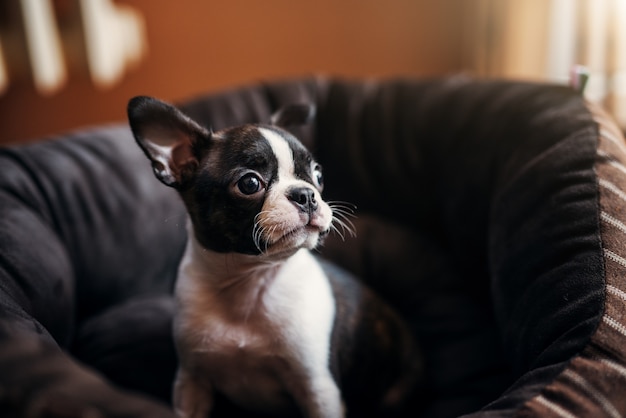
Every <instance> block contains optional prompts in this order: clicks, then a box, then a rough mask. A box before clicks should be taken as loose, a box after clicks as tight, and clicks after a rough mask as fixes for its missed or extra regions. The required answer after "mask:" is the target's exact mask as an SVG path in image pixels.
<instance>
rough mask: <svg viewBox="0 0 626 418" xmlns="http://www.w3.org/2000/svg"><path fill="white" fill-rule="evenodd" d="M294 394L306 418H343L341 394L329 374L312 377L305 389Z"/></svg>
mask: <svg viewBox="0 0 626 418" xmlns="http://www.w3.org/2000/svg"><path fill="white" fill-rule="evenodd" d="M298 392H299V393H296V394H294V396H295V397H296V400H297V402H298V403H299V404H300V405H301V407H302V410H303V415H304V416H305V417H307V418H343V417H344V416H345V411H344V405H343V401H342V399H341V392H340V391H339V388H338V387H337V384H336V383H335V380H334V379H333V378H332V376H331V375H330V374H325V375H322V376H315V377H312V378H311V379H310V380H309V381H308V384H307V385H306V387H305V388H303V390H302V391H298Z"/></svg>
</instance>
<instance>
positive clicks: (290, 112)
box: [271, 104, 315, 128]
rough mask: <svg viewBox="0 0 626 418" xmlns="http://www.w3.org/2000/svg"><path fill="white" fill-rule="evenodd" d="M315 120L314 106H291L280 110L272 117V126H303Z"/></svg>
mask: <svg viewBox="0 0 626 418" xmlns="http://www.w3.org/2000/svg"><path fill="white" fill-rule="evenodd" d="M313 118H315V106H313V105H311V104H292V105H289V106H285V107H283V108H280V109H278V110H277V111H276V113H274V114H273V115H272V119H271V122H272V125H275V126H280V127H283V128H286V127H289V126H297V125H304V124H305V123H309V122H310V121H312V120H313Z"/></svg>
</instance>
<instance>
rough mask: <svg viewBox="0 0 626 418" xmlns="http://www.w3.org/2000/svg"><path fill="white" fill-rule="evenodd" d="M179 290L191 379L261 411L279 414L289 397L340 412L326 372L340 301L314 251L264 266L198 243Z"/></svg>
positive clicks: (321, 411)
mask: <svg viewBox="0 0 626 418" xmlns="http://www.w3.org/2000/svg"><path fill="white" fill-rule="evenodd" d="M176 295H177V300H178V304H179V310H178V314H177V317H176V319H175V338H176V342H177V348H178V351H179V357H180V360H181V368H183V369H187V372H186V375H188V376H192V377H193V379H192V380H195V381H196V382H198V383H199V384H200V385H201V386H202V387H204V388H212V389H216V390H219V391H220V392H222V393H224V394H225V395H226V396H228V397H229V398H231V400H233V401H235V402H237V403H241V404H244V405H247V406H251V407H253V408H255V409H261V410H266V411H268V412H270V411H275V410H277V409H281V408H282V407H283V406H284V405H285V404H286V403H288V401H287V399H290V400H291V401H295V403H296V404H297V405H298V406H299V407H300V408H302V409H304V410H308V411H309V414H308V415H309V416H319V417H340V416H342V407H341V400H340V396H339V391H338V389H337V387H336V384H335V383H334V381H333V379H332V376H331V375H330V372H329V369H328V361H329V347H330V336H331V332H332V327H333V321H334V316H335V301H334V298H333V294H332V290H331V288H330V284H329V282H328V279H327V278H326V276H325V274H324V272H323V271H322V269H321V267H320V265H319V264H318V262H317V261H316V260H315V259H314V257H313V256H312V255H311V254H310V252H309V251H307V250H300V251H298V252H296V253H295V254H294V255H293V256H292V257H290V258H289V259H288V260H287V261H285V262H282V263H281V264H272V263H265V264H259V263H258V260H257V258H255V257H253V256H245V255H233V254H229V255H224V254H217V253H212V252H210V251H206V250H203V249H201V248H200V247H199V246H198V244H197V243H196V242H195V240H192V241H191V242H190V243H189V245H188V248H187V252H186V255H185V257H184V260H183V263H182V264H181V268H180V272H179V277H178V281H177V285H176ZM179 376H180V373H179ZM207 396H210V395H207Z"/></svg>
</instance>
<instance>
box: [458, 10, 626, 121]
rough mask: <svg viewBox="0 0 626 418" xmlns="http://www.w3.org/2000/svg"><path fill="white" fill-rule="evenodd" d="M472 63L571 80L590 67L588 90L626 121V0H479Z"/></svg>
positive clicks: (473, 16) (484, 71) (480, 68)
mask: <svg viewBox="0 0 626 418" xmlns="http://www.w3.org/2000/svg"><path fill="white" fill-rule="evenodd" d="M468 3H471V4H472V6H474V7H473V8H472V9H470V10H469V14H468V16H470V17H469V21H470V22H469V24H468V29H469V32H468V41H467V42H468V43H467V46H468V50H469V51H470V53H469V66H470V67H471V68H472V69H473V70H474V71H476V72H477V73H479V74H481V75H485V76H490V77H493V76H504V77H515V78H530V79H539V80H548V81H552V82H559V83H566V82H567V80H568V77H569V71H570V69H571V68H572V66H574V65H577V64H578V65H584V66H585V67H587V68H588V69H589V71H590V77H589V83H588V86H587V88H586V90H585V96H586V97H587V98H588V99H589V100H591V101H595V102H599V103H602V104H603V105H604V106H605V107H606V108H607V109H608V110H610V111H611V112H612V113H613V115H614V116H615V117H616V119H617V120H618V121H619V122H620V123H621V124H622V126H624V127H626V24H625V22H626V1H625V0H548V1H546V0H524V1H517V0H473V1H470V2H468Z"/></svg>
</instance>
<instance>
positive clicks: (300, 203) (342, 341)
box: [128, 97, 422, 418]
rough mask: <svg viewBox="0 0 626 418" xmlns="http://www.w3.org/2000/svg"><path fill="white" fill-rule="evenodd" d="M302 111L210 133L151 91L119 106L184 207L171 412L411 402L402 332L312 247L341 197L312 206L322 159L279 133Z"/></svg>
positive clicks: (411, 354) (411, 357) (414, 361)
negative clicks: (185, 230)
mask: <svg viewBox="0 0 626 418" xmlns="http://www.w3.org/2000/svg"><path fill="white" fill-rule="evenodd" d="M312 109H313V107H312V106H308V105H292V106H289V107H286V108H283V109H282V110H280V111H278V112H277V113H276V114H274V115H273V116H272V118H271V122H270V123H268V124H247V125H243V126H237V127H232V128H227V129H224V130H220V131H217V132H212V131H211V130H210V129H206V128H204V127H202V126H201V125H200V124H198V123H197V122H195V121H193V120H192V119H191V118H189V117H188V116H186V115H185V114H183V113H182V112H181V111H180V110H179V109H177V108H175V107H174V106H172V105H170V104H167V103H164V102H162V101H159V100H157V99H154V98H150V97H135V98H133V99H132V100H130V102H129V105H128V117H129V121H130V126H131V128H132V132H133V134H134V137H135V139H136V141H137V143H138V144H139V146H140V147H141V149H142V150H143V151H144V152H145V154H146V155H147V157H148V158H149V159H150V161H151V162H152V169H153V170H154V174H155V175H156V177H157V178H158V179H159V180H160V181H161V182H163V183H164V184H166V185H168V186H171V187H173V188H175V189H176V190H177V191H178V192H179V194H180V196H181V198H182V200H183V202H184V204H185V206H186V209H187V211H188V214H189V222H188V243H187V247H186V252H185V254H184V256H183V259H182V262H181V264H180V268H179V272H178V277H177V280H176V286H175V295H176V300H177V313H176V315H175V319H174V338H175V343H176V349H177V352H178V356H179V364H180V366H179V369H178V373H177V376H176V380H175V384H174V394H173V402H174V408H175V411H176V413H177V414H178V415H179V416H181V417H193V418H200V417H202V418H206V417H207V416H209V415H212V416H215V415H219V411H220V408H219V405H220V402H222V405H231V407H234V408H238V409H239V410H241V411H251V414H253V415H250V416H259V415H255V414H264V415H263V416H272V417H280V416H304V417H308V418H340V417H344V416H349V417H370V416H371V417H375V416H379V417H393V416H400V415H401V411H406V410H407V405H409V404H411V400H414V399H417V396H419V393H417V392H419V390H417V383H418V380H419V376H420V375H421V368H422V363H421V358H420V355H419V353H418V352H417V348H416V344H415V342H414V341H413V338H412V336H411V333H410V332H409V329H408V327H407V326H406V325H405V324H404V323H403V322H402V320H401V319H400V317H399V316H398V314H396V313H395V312H394V311H393V310H392V309H391V308H390V307H389V306H388V305H386V304H385V303H383V301H382V300H381V299H379V298H377V297H376V296H375V295H374V294H373V292H372V291H370V290H368V289H367V288H365V287H364V286H363V285H362V284H360V283H359V282H358V281H357V280H355V279H354V278H352V277H350V276H349V275H348V274H347V273H345V272H343V271H340V270H339V269H338V268H336V267H334V266H332V265H330V264H328V263H327V262H323V261H321V260H320V259H318V258H317V257H316V256H314V255H313V254H312V253H311V251H310V250H313V249H315V248H316V247H317V246H318V245H320V243H321V241H322V240H323V238H324V237H325V236H326V235H327V234H328V233H329V231H331V230H333V229H335V230H337V231H338V232H340V231H341V230H342V226H343V227H348V228H349V222H348V221H349V220H348V219H347V218H346V217H345V210H346V207H345V205H342V204H340V203H338V204H329V203H327V202H325V201H324V200H322V197H321V192H322V188H323V186H324V184H323V176H322V169H321V167H320V165H319V164H318V163H316V162H315V160H314V159H313V157H312V156H311V154H310V153H309V152H308V151H307V149H306V148H305V147H304V146H303V145H302V144H301V143H300V142H299V141H298V140H297V139H296V138H295V137H294V136H293V135H292V134H290V133H289V132H288V131H286V130H285V129H283V128H284V127H286V126H287V125H295V124H299V123H305V122H307V121H308V120H309V119H311V117H312ZM160 244H161V245H163V244H165V245H166V243H160ZM216 400H217V402H216ZM407 401H408V403H407ZM224 408H225V409H222V410H226V409H227V408H226V407H224ZM213 413H215V415H213ZM238 414H240V413H238ZM229 416H234V415H229ZM237 416H241V415H237Z"/></svg>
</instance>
